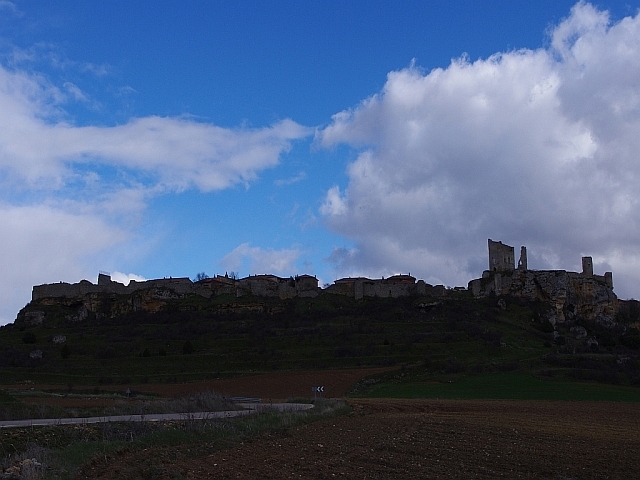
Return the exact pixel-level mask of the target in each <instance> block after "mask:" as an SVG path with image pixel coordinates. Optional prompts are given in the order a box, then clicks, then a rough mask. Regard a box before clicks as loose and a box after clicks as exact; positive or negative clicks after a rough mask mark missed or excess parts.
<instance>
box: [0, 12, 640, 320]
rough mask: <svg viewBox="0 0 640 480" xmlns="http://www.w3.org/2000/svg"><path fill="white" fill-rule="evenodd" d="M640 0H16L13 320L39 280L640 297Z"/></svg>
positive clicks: (11, 120)
mask: <svg viewBox="0 0 640 480" xmlns="http://www.w3.org/2000/svg"><path fill="white" fill-rule="evenodd" d="M639 7H640V2H638V1H631V2H629V1H626V2H622V1H604V2H597V3H586V2H580V3H577V4H576V3H575V2H564V1H545V0H537V1H492V2H444V1H442V2H440V1H430V2H421V1H416V2H412V1H385V2H383V1H349V2H329V1H325V2H320V1H318V2H299V1H287V2H258V1H255V2H242V1H234V2H226V1H217V2H208V1H193V2H168V1H157V2H154V3H153V7H152V8H150V7H149V3H148V2H139V1H110V2H86V1H65V2H45V1H19V0H15V1H7V0H0V228H1V229H2V238H1V239H0V267H1V268H0V323H7V322H10V321H12V320H13V319H14V318H15V315H16V313H17V311H18V310H19V309H20V308H21V307H22V306H24V304H26V303H27V302H28V301H29V299H30V292H31V286H32V285H34V284H42V283H50V282H57V281H67V282H77V281H79V280H81V279H83V278H86V279H89V280H91V281H95V280H96V277H97V273H98V271H99V270H102V271H107V272H111V273H112V274H113V276H114V278H116V279H120V280H122V281H126V280H127V279H128V278H157V277H163V276H189V277H194V276H195V275H196V273H198V272H201V271H205V272H207V273H208V274H209V275H213V274H215V273H224V272H225V271H228V270H234V271H237V272H238V273H239V274H240V275H242V276H244V275H248V274H254V273H275V274H279V275H282V276H289V275H295V274H301V273H310V274H314V275H317V276H318V278H319V279H320V280H321V282H323V283H324V282H331V281H333V280H334V279H335V278H339V277H342V276H348V275H368V276H372V277H379V276H382V275H384V276H386V275H391V274H394V273H409V272H410V273H411V274H413V275H415V276H417V277H420V278H424V279H425V280H427V281H428V282H430V283H443V284H445V285H450V286H453V285H466V283H467V282H468V280H470V279H471V278H475V277H478V276H479V275H480V274H481V273H482V270H483V269H484V268H486V263H487V259H486V257H487V253H486V250H487V247H486V240H487V238H488V237H491V238H493V239H494V240H503V241H504V242H507V243H509V244H511V245H514V246H515V247H516V249H517V248H518V247H519V246H520V245H527V246H528V249H529V266H530V267H531V268H538V269H542V268H563V269H572V270H578V269H579V268H580V257H581V256H582V255H592V256H593V257H594V265H595V270H596V273H603V272H604V271H605V270H612V271H613V274H614V275H613V277H614V285H615V290H616V292H617V293H618V295H619V296H621V297H622V298H629V297H635V298H637V297H638V296H639V292H638V290H639V288H638V285H639V283H638V282H639V281H640V196H639V195H640V194H638V192H637V188H636V185H638V182H637V177H640V162H639V161H638V153H637V152H638V151H640V150H639V149H638V147H639V146H640V145H639V142H640V140H639V139H640V135H639V134H640V51H639V50H640V18H639V17H638V16H637V11H638V8H639Z"/></svg>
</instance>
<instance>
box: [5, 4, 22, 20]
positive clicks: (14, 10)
mask: <svg viewBox="0 0 640 480" xmlns="http://www.w3.org/2000/svg"><path fill="white" fill-rule="evenodd" d="M0 10H8V11H9V12H11V13H13V14H14V15H16V16H19V17H21V16H22V12H21V11H20V10H18V7H16V4H15V3H13V2H10V1H9V0H0Z"/></svg>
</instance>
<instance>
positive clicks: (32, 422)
mask: <svg viewBox="0 0 640 480" xmlns="http://www.w3.org/2000/svg"><path fill="white" fill-rule="evenodd" d="M238 406H240V407H242V408H244V410H225V411H222V412H194V413H156V414H148V415H112V416H106V417H82V418H32V419H29V420H7V421H2V422H0V428H19V427H23V428H24V427H39V426H44V425H77V424H87V423H106V422H161V421H166V420H207V419H212V418H231V417H239V416H244V415H251V414H253V413H259V412H264V411H267V410H279V411H281V412H283V411H297V410H308V409H310V408H313V405H311V404H307V403H269V404H262V403H257V404H256V403H249V404H238Z"/></svg>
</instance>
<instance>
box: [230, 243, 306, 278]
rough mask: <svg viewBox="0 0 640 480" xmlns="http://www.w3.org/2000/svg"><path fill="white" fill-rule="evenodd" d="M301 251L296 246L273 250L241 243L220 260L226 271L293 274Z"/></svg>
mask: <svg viewBox="0 0 640 480" xmlns="http://www.w3.org/2000/svg"><path fill="white" fill-rule="evenodd" d="M301 255H302V251H300V250H299V249H297V248H291V249H282V250H273V249H263V248H260V247H252V246H251V245H250V244H249V243H243V244H241V245H238V246H237V247H236V248H234V249H233V250H232V251H231V252H229V253H228V254H227V255H225V256H224V258H223V259H222V260H220V265H221V266H222V268H224V269H226V270H227V271H233V272H240V271H248V272H249V274H265V273H269V274H276V275H293V274H295V273H296V272H297V268H296V265H295V263H296V261H297V260H298V259H299V258H300V257H301Z"/></svg>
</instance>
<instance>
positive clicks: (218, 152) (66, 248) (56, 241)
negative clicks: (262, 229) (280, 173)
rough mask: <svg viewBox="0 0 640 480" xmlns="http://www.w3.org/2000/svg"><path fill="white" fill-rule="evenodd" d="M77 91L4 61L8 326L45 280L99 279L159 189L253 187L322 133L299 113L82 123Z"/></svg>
mask: <svg viewBox="0 0 640 480" xmlns="http://www.w3.org/2000/svg"><path fill="white" fill-rule="evenodd" d="M2 5H4V7H5V8H7V5H8V2H5V3H4V4H0V7H1V6H2ZM17 64H19V62H18V63H14V67H15V65H17ZM60 68H62V67H60ZM92 73H96V72H92ZM78 101H79V102H83V103H87V102H88V103H92V101H91V99H90V97H88V96H87V95H85V93H84V92H83V91H82V90H81V89H80V88H79V87H78V86H77V85H75V84H73V83H70V82H66V83H63V84H62V85H60V86H58V85H55V84H53V83H52V82H51V81H50V80H49V79H48V78H47V77H46V76H45V75H41V74H38V73H37V72H32V71H27V70H25V69H19V68H9V67H7V66H6V65H1V64H0V185H1V186H2V188H1V189H0V202H4V203H2V204H1V206H0V224H1V225H2V226H3V235H2V238H1V239H0V264H2V265H3V269H2V272H1V273H0V302H2V304H1V306H0V324H2V323H7V322H8V321H12V320H13V319H14V318H15V314H16V312H17V311H18V310H19V309H20V308H21V307H22V306H24V304H25V303H26V302H27V301H28V300H29V298H28V297H29V292H30V291H31V286H32V285H34V284H42V283H49V282H57V281H60V280H63V281H70V282H77V281H78V280H79V279H81V278H87V275H90V276H91V277H92V278H93V277H95V270H97V269H96V264H97V263H98V262H99V259H100V258H104V256H105V255H108V254H109V252H110V251H111V250H113V249H114V248H115V247H116V246H119V247H120V248H122V249H123V250H126V248H124V245H127V242H128V241H130V239H131V238H132V237H134V236H135V235H134V232H135V228H136V221H137V220H138V219H139V218H138V217H139V216H140V214H141V212H143V211H144V209H145V208H146V205H147V203H148V201H149V199H150V198H152V197H154V196H158V195H161V194H168V193H172V192H180V191H184V190H186V189H198V190H200V191H202V192H209V191H213V190H221V189H224V188H228V187H231V186H233V185H237V184H241V185H249V184H250V182H252V181H253V180H255V179H256V178H257V177H258V175H259V174H260V173H261V172H262V171H264V170H265V169H267V168H272V167H274V166H276V165H277V164H278V163H279V160H280V157H281V155H282V154H283V153H285V152H287V151H288V150H289V149H290V148H291V144H292V142H293V141H295V140H297V139H301V138H304V137H306V136H309V135H310V134H311V133H312V131H311V130H310V129H308V128H306V127H303V126H301V125H299V124H297V123H295V122H293V121H291V120H282V121H279V122H276V123H274V124H272V125H270V126H266V127H263V128H245V127H239V128H223V127H219V126H216V125H212V124H210V123H204V122H199V121H196V120H195V119H193V118H191V117H189V116H179V117H158V116H150V117H144V118H132V119H130V120H129V121H128V122H126V123H124V124H122V125H116V126H93V125H84V126H78V125H75V124H74V123H73V122H72V121H71V120H70V119H69V117H70V115H69V114H68V112H67V111H66V108H67V105H68V104H70V103H73V102H78ZM123 220H124V221H123ZM110 249H111V250H110ZM255 255H257V254H255ZM268 256H269V255H267V257H268ZM272 256H273V265H275V266H278V265H280V266H281V267H282V268H284V265H286V260H282V261H284V262H285V263H284V264H283V263H280V264H279V263H278V262H277V261H276V257H277V255H276V254H273V255H272ZM112 257H113V256H112ZM259 257H260V256H259V255H258V256H256V257H255V258H256V259H258V260H255V262H256V265H257V266H259V267H260V268H263V265H264V268H267V267H270V264H269V262H267V260H266V259H263V260H259ZM252 258H253V257H252ZM265 262H266V263H265ZM117 276H118V278H119V280H118V281H125V282H128V281H129V280H131V279H136V280H137V279H140V278H141V277H138V276H137V275H134V274H120V273H117Z"/></svg>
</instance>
